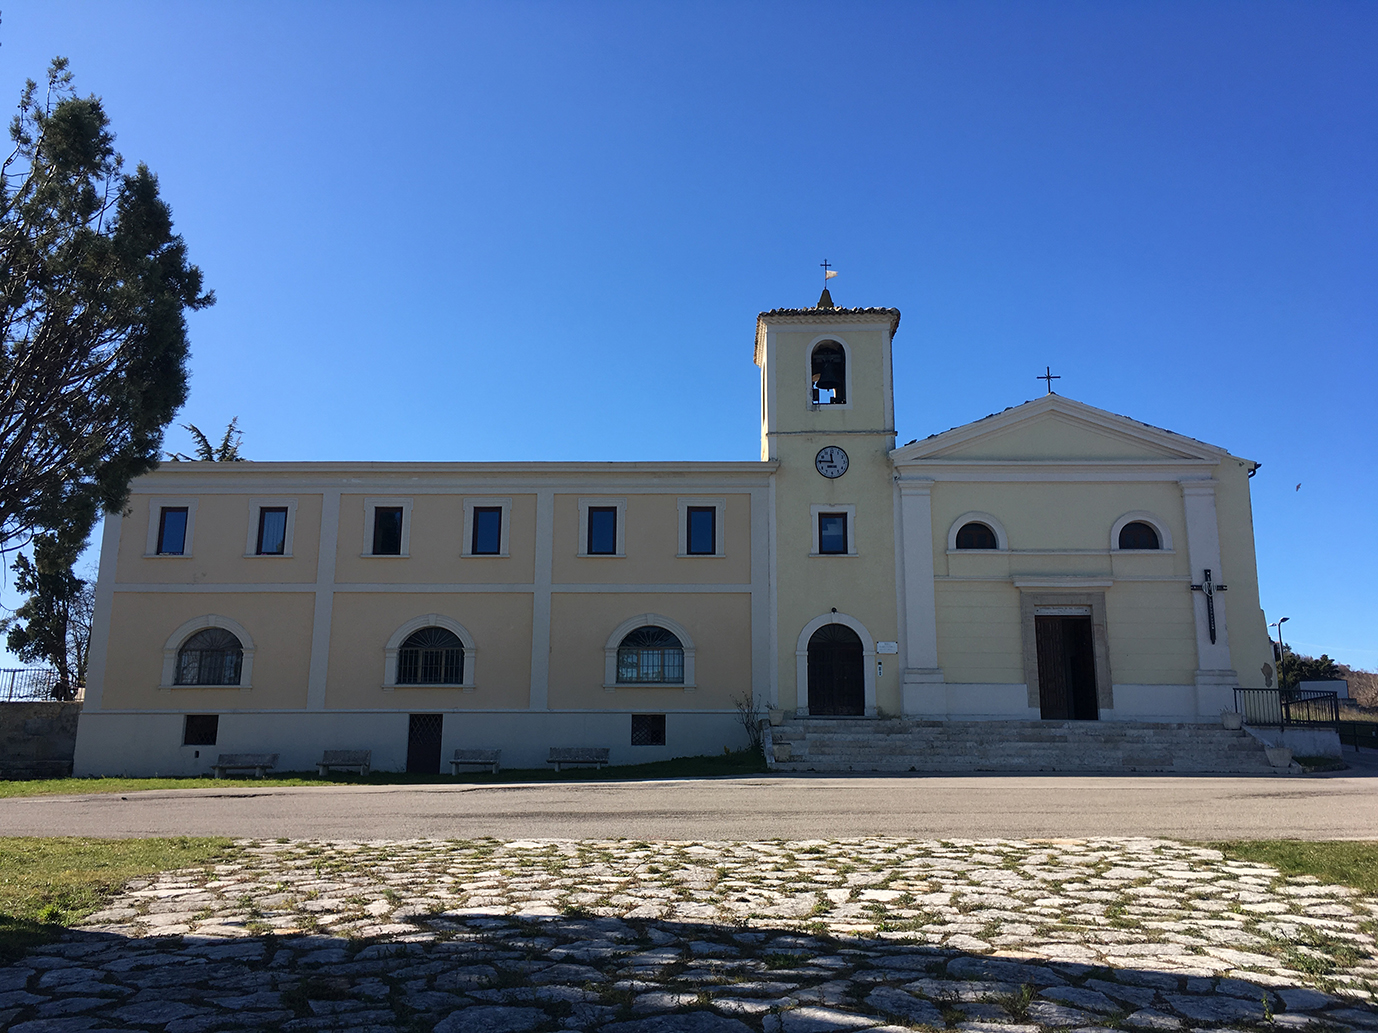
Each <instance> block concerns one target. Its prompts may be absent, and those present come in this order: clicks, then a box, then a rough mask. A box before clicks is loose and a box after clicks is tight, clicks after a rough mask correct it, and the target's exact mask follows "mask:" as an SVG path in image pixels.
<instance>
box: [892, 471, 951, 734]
mask: <svg viewBox="0 0 1378 1033" xmlns="http://www.w3.org/2000/svg"><path fill="white" fill-rule="evenodd" d="M899 488H900V534H899V540H898V541H897V542H896V548H897V549H899V550H900V551H901V552H902V554H903V574H904V576H903V602H904V606H903V612H904V664H905V669H904V679H903V684H902V692H903V694H904V712H905V713H906V714H921V713H934V712H936V711H938V710H941V709H942V708H943V706H945V703H944V702H942V701H943V700H944V695H943V692H942V690H940V689H939V690H935V689H933V688H931V686H936V685H941V684H942V682H943V671H942V668H941V667H940V666H939V665H938V612H937V599H936V596H935V593H934V589H933V575H934V570H933V500H932V493H933V482H932V481H931V480H930V479H928V478H914V479H908V478H902V479H901V480H900V485H899ZM935 693H936V694H935Z"/></svg>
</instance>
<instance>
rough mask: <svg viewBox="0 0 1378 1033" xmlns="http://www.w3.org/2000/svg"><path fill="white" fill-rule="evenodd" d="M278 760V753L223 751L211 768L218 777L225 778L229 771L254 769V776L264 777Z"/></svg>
mask: <svg viewBox="0 0 1378 1033" xmlns="http://www.w3.org/2000/svg"><path fill="white" fill-rule="evenodd" d="M277 762H278V755H277V754H276V753H222V754H221V755H220V756H219V758H218V759H217V760H216V762H215V763H214V764H212V765H211V770H212V771H214V772H215V777H216V778H224V777H225V772H227V771H252V772H253V773H254V778H262V777H263V776H264V774H265V773H266V772H268V771H269V770H271V769H272V768H273V767H274V766H275V765H276V764H277Z"/></svg>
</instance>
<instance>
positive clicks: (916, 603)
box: [75, 291, 1273, 775]
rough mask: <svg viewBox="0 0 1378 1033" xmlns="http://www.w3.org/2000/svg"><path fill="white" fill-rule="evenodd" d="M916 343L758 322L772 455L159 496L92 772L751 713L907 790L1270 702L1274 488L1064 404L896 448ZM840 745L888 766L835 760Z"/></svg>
mask: <svg viewBox="0 0 1378 1033" xmlns="http://www.w3.org/2000/svg"><path fill="white" fill-rule="evenodd" d="M899 322H900V314H899V312H898V311H897V310H896V309H891V308H852V309H849V308H837V307H834V306H833V303H832V299H831V297H830V296H829V295H828V292H827V291H824V293H823V296H822V297H821V298H820V299H819V303H818V305H816V306H815V307H813V308H800V309H774V310H772V311H769V312H763V313H761V314H760V316H759V317H758V318H757V321H756V339H755V362H756V365H757V366H758V367H759V371H760V384H761V392H760V399H761V457H760V461H759V462H723V463H716V462H664V463H658V462H636V463H580V462H566V463H466V462H446V463H315V462H286V463H261V462H242V463H204V462H181V463H169V464H165V465H163V466H162V467H160V468H159V469H158V470H156V471H154V472H153V473H150V474H148V475H146V476H144V477H141V478H139V479H138V480H137V481H135V483H134V485H133V494H132V496H131V499H130V502H129V505H128V508H127V510H126V512H125V513H124V514H123V515H122V516H110V517H107V519H106V522H105V534H104V540H103V543H102V550H101V560H100V576H99V582H98V587H97V596H96V615H95V626H94V631H93V634H92V647H91V662H90V672H89V677H88V685H87V690H86V699H85V705H84V709H83V712H82V715H81V723H80V730H79V733H78V739H77V750H76V761H75V768H76V773H77V774H78V775H116V774H129V775H152V774H155V773H157V774H162V775H189V774H195V773H206V772H208V771H209V769H210V766H211V765H212V764H214V763H216V760H217V757H218V756H219V755H220V754H222V753H244V752H253V753H275V754H278V755H279V761H278V764H277V767H278V769H279V770H309V769H312V768H313V767H314V766H315V764H316V763H317V761H319V760H320V759H321V757H322V755H323V753H324V751H327V750H370V751H371V754H372V761H371V762H372V766H373V767H374V768H375V769H378V770H404V769H410V770H414V771H432V772H434V771H440V770H445V771H448V770H449V765H448V761H449V759H450V758H451V756H452V755H453V753H454V751H455V750H456V749H485V750H489V749H500V750H501V763H502V766H503V767H508V768H512V767H528V768H529V767H543V766H544V765H545V763H546V761H547V757H548V755H549V752H550V749H551V748H552V747H601V748H608V749H610V759H611V762H612V763H613V764H627V763H639V762H644V761H649V760H661V759H667V758H670V757H677V756H686V755H695V754H705V753H713V754H719V753H721V752H722V750H723V749H724V747H728V748H733V749H736V748H740V747H742V746H744V745H745V744H746V742H747V734H746V731H745V728H744V726H743V724H742V722H741V721H740V719H739V705H741V704H744V703H745V704H746V705H748V706H749V705H750V704H751V702H752V701H754V702H755V704H756V705H757V706H759V707H760V708H761V711H762V713H763V714H764V713H766V712H769V713H770V716H771V721H772V723H773V726H772V727H771V729H770V730H771V731H772V732H773V733H774V737H773V739H772V746H771V750H772V754H773V756H774V759H776V760H777V761H779V762H780V763H781V764H782V765H783V766H786V767H788V766H789V764H790V763H794V764H795V765H796V766H798V765H799V762H800V761H801V758H804V757H811V758H812V760H811V761H810V762H808V763H807V764H804V765H803V766H805V767H814V768H817V769H819V770H827V769H830V768H831V769H833V770H837V769H842V770H846V769H847V768H849V767H850V768H856V769H857V770H861V769H863V768H866V767H876V768H887V767H890V768H898V769H900V770H909V769H910V768H912V767H915V764H913V763H911V762H910V761H911V759H912V758H911V757H910V756H909V754H910V753H913V752H915V750H916V745H915V744H916V743H919V740H918V739H915V738H914V737H915V736H920V737H922V735H924V734H930V735H944V736H946V741H948V742H949V744H951V743H953V742H955V743H956V744H957V746H956V747H954V748H956V749H959V750H960V748H961V744H962V743H963V742H970V743H973V744H975V743H976V742H977V741H978V740H981V741H983V742H985V741H986V740H988V739H989V738H990V736H989V735H988V734H984V733H983V731H982V730H983V729H984V730H986V731H987V732H989V730H992V729H997V728H998V729H999V732H998V738H1000V739H1001V740H1008V741H1014V740H1022V739H1029V738H1030V737H1032V738H1033V739H1039V740H1040V741H1047V740H1048V734H1050V732H1051V731H1058V734H1063V733H1064V732H1065V733H1066V734H1067V735H1070V736H1072V739H1068V740H1066V743H1067V744H1066V745H1065V746H1063V747H1060V748H1063V749H1065V750H1067V751H1072V750H1075V749H1076V746H1075V742H1074V741H1073V740H1075V737H1076V736H1077V735H1080V734H1083V732H1085V730H1087V729H1089V730H1091V731H1092V732H1095V733H1096V734H1099V735H1106V734H1110V733H1112V732H1115V730H1117V729H1118V730H1119V731H1120V732H1122V733H1124V734H1129V733H1130V732H1131V731H1133V732H1134V733H1135V734H1139V733H1143V734H1150V733H1151V734H1152V735H1156V736H1158V737H1159V739H1161V738H1162V736H1163V735H1165V734H1168V730H1170V729H1178V730H1179V732H1178V733H1173V734H1179V733H1180V734H1179V740H1177V746H1176V747H1173V749H1176V751H1177V752H1178V754H1180V753H1181V751H1182V750H1184V749H1191V748H1193V747H1192V746H1191V744H1192V743H1195V742H1197V741H1198V740H1196V739H1192V738H1191V733H1192V732H1193V730H1194V729H1195V730H1204V729H1206V728H1207V727H1209V726H1213V727H1214V729H1216V730H1219V728H1220V718H1219V715H1220V713H1221V711H1222V710H1229V709H1232V708H1233V689H1234V688H1235V687H1236V686H1252V687H1260V688H1261V687H1265V686H1271V684H1272V676H1273V671H1272V668H1271V666H1270V661H1271V660H1272V652H1271V646H1270V643H1269V640H1268V637H1267V631H1266V626H1265V621H1264V617H1263V615H1262V612H1261V610H1260V608H1259V597H1258V577H1257V571H1256V564H1255V558H1254V541H1253V526H1252V514H1251V508H1250V495H1249V478H1250V477H1251V476H1252V475H1253V473H1254V471H1255V469H1256V468H1257V466H1258V464H1257V463H1254V462H1251V461H1250V460H1247V459H1241V458H1238V457H1236V456H1234V455H1231V454H1230V453H1229V452H1227V451H1226V450H1225V449H1223V448H1220V447H1217V446H1215V445H1208V444H1205V443H1204V442H1201V441H1198V440H1196V439H1194V438H1190V437H1186V436H1183V435H1181V434H1176V433H1173V432H1171V431H1166V430H1160V429H1158V428H1156V427H1151V426H1149V425H1147V424H1144V423H1139V422H1137V421H1135V420H1132V419H1128V418H1126V417H1123V416H1118V415H1115V414H1113V413H1109V412H1106V411H1104V410H1101V409H1097V408H1094V407H1092V406H1089V405H1085V404H1082V403H1080V402H1075V401H1072V400H1070V399H1068V398H1064V397H1062V396H1060V395H1057V394H1053V393H1049V394H1046V395H1045V396H1043V397H1040V398H1037V399H1036V400H1034V401H1031V402H1028V403H1026V404H1024V405H1019V406H1015V407H1013V408H1010V409H1007V410H1005V411H1004V412H1001V413H997V414H995V415H993V416H987V417H986V418H984V419H980V420H977V421H975V422H973V423H969V424H967V425H965V426H961V427H957V428H954V429H952V430H947V431H944V432H942V433H937V434H932V435H930V436H928V437H924V438H920V439H918V440H914V441H910V442H909V443H908V444H905V445H902V446H899V447H896V428H895V408H894V398H893V393H892V373H891V349H892V343H893V340H894V338H895V334H896V331H897V330H898V327H899ZM1050 383H1051V382H1050ZM925 729H927V730H928V731H925ZM1088 734H1089V733H1088ZM1116 734H1118V733H1116ZM810 735H812V736H813V737H814V743H815V745H814V748H813V749H812V751H810V749H809V747H808V745H807V743H806V741H805V740H807V738H808V736H810ZM829 735H835V736H842V737H844V738H848V739H849V741H851V742H852V743H853V745H854V746H855V745H856V744H857V742H858V740H862V742H861V745H862V746H865V747H866V748H867V750H869V752H867V751H866V750H863V751H862V753H856V752H855V751H854V752H853V754H850V755H848V756H851V757H852V758H853V759H850V760H848V759H845V758H844V754H842V753H834V754H832V755H831V756H832V757H833V759H832V760H831V761H829V760H828V759H827V757H828V756H829V754H828V753H827V751H826V750H825V749H824V748H823V746H821V745H819V743H821V742H823V740H825V739H826V738H827V736H829ZM983 735H984V738H983ZM906 736H907V737H908V738H906ZM820 737H821V738H820ZM1040 737H1041V738H1040ZM1055 738H1056V737H1055ZM1059 741H1062V740H1059ZM791 742H792V743H793V745H792V746H791V745H788V744H789V743H791ZM1251 743H1252V740H1251ZM920 745H921V743H920ZM1253 745H1254V746H1256V745H1257V744H1256V743H1254V744H1253ZM858 748H859V747H858ZM981 748H982V749H986V750H987V751H988V752H989V742H986V745H985V746H982V747H981ZM1212 748H1214V747H1212ZM1202 749H1205V747H1202ZM791 750H793V754H792V755H791ZM906 751H909V752H906ZM971 751H972V756H975V755H976V751H977V747H976V746H975V745H972V746H971ZM919 752H922V751H919ZM996 752H997V753H998V752H1000V751H998V750H997V751H996ZM1015 752H1016V753H1017V752H1018V751H1015ZM1259 752H1260V756H1261V751H1259ZM863 755H864V756H865V757H867V758H869V760H866V761H863V762H860V763H858V762H857V761H856V760H855V758H856V757H859V756H863ZM442 765H444V766H443V768H442ZM976 766H978V767H979V766H981V765H980V764H976ZM994 766H996V767H998V766H999V763H998V760H997V761H996V762H994ZM1054 766H1056V765H1054ZM1072 766H1075V764H1073V765H1072ZM1148 766H1152V764H1149V765H1148ZM1158 766H1159V767H1162V766H1164V765H1162V764H1159V765H1158ZM1165 766H1166V767H1168V768H1174V767H1175V768H1176V769H1182V768H1183V767H1184V766H1185V767H1187V768H1190V767H1191V765H1190V762H1189V760H1188V761H1187V762H1185V763H1184V761H1183V759H1182V757H1181V756H1180V755H1179V756H1178V757H1177V758H1176V760H1175V761H1173V760H1170V761H1169V762H1168V763H1167V764H1166V765H1165ZM1207 767H1209V765H1207ZM919 769H920V770H922V767H921V766H920V767H919ZM1197 769H1201V768H1197Z"/></svg>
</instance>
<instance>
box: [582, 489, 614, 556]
mask: <svg viewBox="0 0 1378 1033" xmlns="http://www.w3.org/2000/svg"><path fill="white" fill-rule="evenodd" d="M590 508H593V509H616V510H617V551H616V552H613V553H607V552H594V553H591V552H589V551H588V547H589V509H590ZM574 554H575V555H576V556H580V557H583V558H585V559H592V560H602V559H625V558H626V556H627V500H626V499H625V498H604V497H601V496H597V495H590V496H587V497H584V498H580V499H579V541H578V543H577V546H576V550H575V553H574Z"/></svg>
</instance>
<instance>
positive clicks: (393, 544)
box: [373, 506, 402, 556]
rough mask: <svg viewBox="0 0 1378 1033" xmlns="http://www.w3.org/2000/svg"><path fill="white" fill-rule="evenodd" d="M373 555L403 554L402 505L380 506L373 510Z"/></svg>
mask: <svg viewBox="0 0 1378 1033" xmlns="http://www.w3.org/2000/svg"><path fill="white" fill-rule="evenodd" d="M373 555H375V556H400V555H402V507H401V506H379V507H377V508H376V509H375V510H374V511H373Z"/></svg>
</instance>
